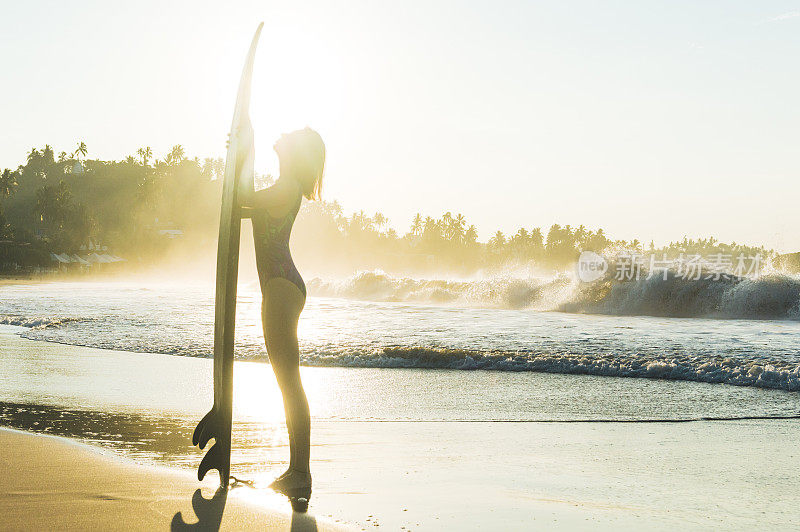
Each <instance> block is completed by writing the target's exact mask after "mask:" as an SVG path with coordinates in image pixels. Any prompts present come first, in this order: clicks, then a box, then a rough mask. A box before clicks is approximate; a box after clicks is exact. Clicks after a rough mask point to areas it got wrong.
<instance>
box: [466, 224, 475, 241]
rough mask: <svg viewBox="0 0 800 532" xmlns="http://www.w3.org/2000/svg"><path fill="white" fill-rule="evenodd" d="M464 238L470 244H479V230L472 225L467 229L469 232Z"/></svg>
mask: <svg viewBox="0 0 800 532" xmlns="http://www.w3.org/2000/svg"><path fill="white" fill-rule="evenodd" d="M464 238H465V239H466V241H467V243H469V244H474V243H475V242H477V241H478V228H477V227H475V226H474V225H470V226H469V227H468V228H467V232H466V234H465V235H464Z"/></svg>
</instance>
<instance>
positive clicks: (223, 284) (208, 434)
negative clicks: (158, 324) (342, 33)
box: [192, 22, 264, 487]
mask: <svg viewBox="0 0 800 532" xmlns="http://www.w3.org/2000/svg"><path fill="white" fill-rule="evenodd" d="M263 26H264V23H263V22H262V23H261V24H259V25H258V28H257V29H256V32H255V35H254V36H253V40H252V42H251V43H250V50H249V51H248V53H247V58H246V59H245V62H244V69H243V70H242V77H241V80H240V81H239V92H238V94H237V96H236V105H235V106H234V109H233V122H232V123H231V132H230V140H229V144H228V153H227V156H226V158H225V174H224V176H223V182H222V210H221V213H220V219H219V240H218V242H217V286H216V296H215V303H214V406H213V407H212V408H211V410H210V411H209V412H208V414H206V415H205V417H203V419H202V420H200V423H198V425H197V428H195V429H194V433H193V434H192V444H193V445H197V446H199V447H200V449H203V448H205V446H206V444H207V443H208V442H209V440H211V439H212V438H213V439H214V445H212V446H211V448H210V449H209V450H208V452H207V453H206V455H205V456H204V457H203V459H202V460H201V461H200V466H199V467H198V469H197V479H198V480H203V477H205V475H206V473H208V472H209V471H210V470H212V469H216V470H217V471H218V472H219V483H220V486H224V487H227V486H228V483H229V481H230V473H231V426H232V423H233V346H234V331H235V327H236V283H237V282H238V278H239V239H240V234H241V227H242V224H241V221H242V218H241V210H240V207H239V203H238V195H239V190H240V189H241V188H242V187H243V186H248V185H249V186H250V187H252V180H253V172H252V165H253V155H254V149H253V136H252V129H251V128H250V119H249V115H248V113H249V108H250V86H251V79H252V74H253V60H254V59H255V55H256V47H257V45H258V38H259V36H260V35H261V28H262V27H263ZM248 172H249V173H248Z"/></svg>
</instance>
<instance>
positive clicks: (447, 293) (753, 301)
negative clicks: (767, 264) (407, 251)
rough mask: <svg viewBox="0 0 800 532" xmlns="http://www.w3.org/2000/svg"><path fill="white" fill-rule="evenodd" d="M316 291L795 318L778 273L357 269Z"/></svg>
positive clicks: (621, 311) (314, 285)
mask: <svg viewBox="0 0 800 532" xmlns="http://www.w3.org/2000/svg"><path fill="white" fill-rule="evenodd" d="M308 286H309V291H310V292H311V293H312V294H314V295H319V296H327V297H343V298H350V299H360V300H367V301H392V302H411V303H425V304H449V305H466V306H474V307H484V308H486V307H488V308H505V309H525V308H527V309H534V310H560V311H566V312H580V313H589V314H610V315H623V316H631V315H641V316H672V317H715V318H749V319H792V320H797V319H800V281H798V279H795V278H793V277H789V276H786V275H782V274H772V275H769V276H764V277H761V278H758V279H747V278H732V279H719V280H714V279H697V280H694V279H683V278H680V277H676V276H670V277H669V278H667V279H664V278H663V277H662V276H653V277H651V278H649V279H647V278H642V279H639V280H634V281H624V282H623V281H619V280H616V279H614V278H613V276H612V275H611V274H609V275H608V276H606V278H604V279H602V280H599V281H596V282H593V283H582V282H580V281H578V280H577V279H575V278H574V277H573V276H568V275H562V276H557V277H555V278H536V277H529V278H515V277H505V276H497V277H492V278H487V279H478V280H438V279H412V278H407V277H393V276H390V275H388V274H386V273H384V272H381V271H365V272H359V273H358V274H356V275H353V276H352V277H349V278H346V279H340V280H323V279H319V278H315V279H312V280H311V281H309V283H308Z"/></svg>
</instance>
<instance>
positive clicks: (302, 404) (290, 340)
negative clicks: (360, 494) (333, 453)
mask: <svg viewBox="0 0 800 532" xmlns="http://www.w3.org/2000/svg"><path fill="white" fill-rule="evenodd" d="M265 288H266V289H265V291H264V307H263V321H264V339H265V340H266V344H267V353H268V355H269V360H270V364H271V365H272V370H273V371H274V372H275V377H276V378H277V380H278V386H279V387H280V390H281V395H282V396H283V407H284V410H285V412H286V428H287V430H288V431H289V453H290V460H289V468H290V469H291V470H294V471H299V472H304V473H306V474H308V472H309V454H310V446H311V445H310V444H311V441H310V440H311V418H310V414H309V410H308V400H307V399H306V394H305V390H303V383H302V382H301V380H300V347H299V345H298V341H297V322H298V319H299V317H300V312H301V311H302V310H303V306H304V305H305V296H304V295H303V293H302V292H301V291H300V289H299V288H297V286H295V285H294V284H293V283H291V282H289V281H287V280H286V279H281V278H275V279H270V280H269V281H268V282H267V286H266V287H265ZM287 473H288V472H287ZM309 480H310V477H309ZM298 481H302V479H298ZM292 484H294V482H292ZM301 484H302V482H299V484H298V485H301Z"/></svg>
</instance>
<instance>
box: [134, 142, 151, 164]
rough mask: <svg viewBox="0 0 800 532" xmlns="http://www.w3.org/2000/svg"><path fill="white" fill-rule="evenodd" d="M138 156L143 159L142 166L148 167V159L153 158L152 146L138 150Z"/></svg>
mask: <svg viewBox="0 0 800 532" xmlns="http://www.w3.org/2000/svg"><path fill="white" fill-rule="evenodd" d="M136 154H137V155H138V156H139V157H141V158H142V166H147V159H149V158H150V157H152V156H153V150H152V149H151V148H150V146H145V147H144V148H139V149H138V150H136Z"/></svg>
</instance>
